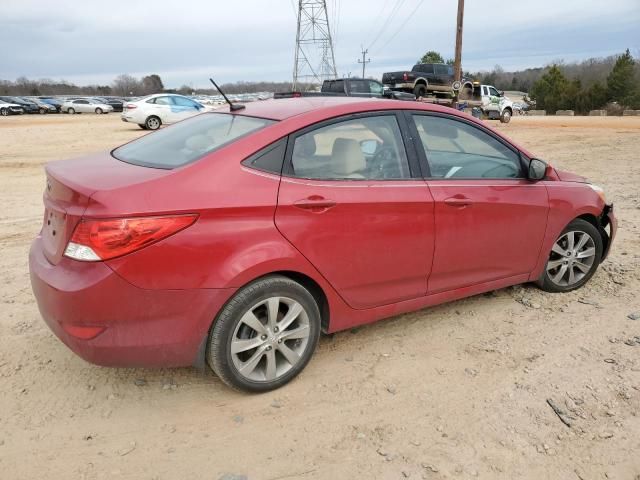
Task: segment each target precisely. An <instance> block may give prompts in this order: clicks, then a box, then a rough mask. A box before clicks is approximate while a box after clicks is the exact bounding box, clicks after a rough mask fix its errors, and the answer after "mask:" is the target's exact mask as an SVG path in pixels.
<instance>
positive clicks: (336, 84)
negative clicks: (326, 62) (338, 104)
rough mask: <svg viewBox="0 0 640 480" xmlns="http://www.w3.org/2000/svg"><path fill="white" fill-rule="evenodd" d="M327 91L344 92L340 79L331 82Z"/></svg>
mask: <svg viewBox="0 0 640 480" xmlns="http://www.w3.org/2000/svg"><path fill="white" fill-rule="evenodd" d="M329 91H330V92H332V93H344V82H342V81H341V80H338V81H335V82H331V84H330V86H329Z"/></svg>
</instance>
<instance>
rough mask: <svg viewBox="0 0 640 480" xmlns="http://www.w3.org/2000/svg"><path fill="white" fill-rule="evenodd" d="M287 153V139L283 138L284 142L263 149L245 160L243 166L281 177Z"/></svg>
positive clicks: (280, 141)
mask: <svg viewBox="0 0 640 480" xmlns="http://www.w3.org/2000/svg"><path fill="white" fill-rule="evenodd" d="M286 151H287V139H286V138H283V139H282V140H279V141H277V142H275V143H272V144H271V145H269V146H268V147H266V148H263V149H262V150H260V151H259V152H258V153H256V154H255V155H252V156H250V157H249V158H247V159H246V160H243V161H242V164H243V165H245V166H247V167H251V168H255V169H256V170H262V171H264V172H269V173H275V174H277V175H280V173H282V164H283V163H284V155H285V153H286Z"/></svg>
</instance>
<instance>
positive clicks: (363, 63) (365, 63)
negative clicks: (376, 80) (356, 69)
mask: <svg viewBox="0 0 640 480" xmlns="http://www.w3.org/2000/svg"><path fill="white" fill-rule="evenodd" d="M360 48H361V49H362V60H360V59H358V63H361V64H362V78H366V77H365V76H364V67H365V66H366V65H367V63H369V62H370V61H371V59H370V58H369V59H367V54H368V53H369V49H368V48H367V49H366V50H365V49H364V47H360Z"/></svg>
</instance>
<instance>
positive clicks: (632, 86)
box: [468, 49, 640, 113]
mask: <svg viewBox="0 0 640 480" xmlns="http://www.w3.org/2000/svg"><path fill="white" fill-rule="evenodd" d="M468 76H469V77H470V78H473V79H478V80H480V81H481V82H482V83H486V84H489V85H493V86H495V87H496V88H497V89H499V90H518V91H522V92H528V93H529V97H530V98H531V100H533V101H535V104H536V108H538V109H541V110H548V111H549V112H555V111H557V110H574V111H576V112H577V113H588V112H589V111H590V110H598V109H602V108H608V109H609V110H611V111H612V112H615V113H617V112H620V111H622V110H623V109H625V108H630V109H640V62H638V61H637V60H636V59H634V58H633V56H632V55H631V52H630V51H629V49H627V50H626V51H625V52H624V53H623V54H620V55H613V56H610V57H606V58H591V59H589V60H585V61H583V62H577V63H570V64H565V63H562V62H558V63H554V64H552V65H549V66H547V67H544V68H530V69H526V70H523V71H519V72H505V71H504V70H502V68H500V66H496V67H495V68H494V69H493V70H492V71H491V72H478V73H476V74H470V75H468Z"/></svg>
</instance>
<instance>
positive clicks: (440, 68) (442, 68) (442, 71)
mask: <svg viewBox="0 0 640 480" xmlns="http://www.w3.org/2000/svg"><path fill="white" fill-rule="evenodd" d="M435 68H436V75H447V74H448V73H449V67H448V66H447V65H442V64H436V65H435Z"/></svg>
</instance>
